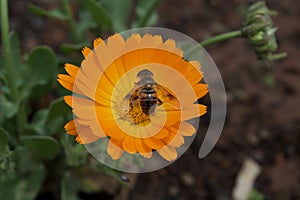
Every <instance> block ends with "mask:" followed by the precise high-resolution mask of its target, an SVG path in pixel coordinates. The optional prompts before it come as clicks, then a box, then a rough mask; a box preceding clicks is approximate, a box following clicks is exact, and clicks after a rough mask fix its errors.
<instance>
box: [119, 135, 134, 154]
mask: <svg viewBox="0 0 300 200" xmlns="http://www.w3.org/2000/svg"><path fill="white" fill-rule="evenodd" d="M122 147H123V149H124V150H125V151H127V152H128V153H131V154H134V153H136V152H137V149H136V147H135V144H134V138H133V137H131V136H128V135H126V136H125V137H124V139H123V141H122Z"/></svg>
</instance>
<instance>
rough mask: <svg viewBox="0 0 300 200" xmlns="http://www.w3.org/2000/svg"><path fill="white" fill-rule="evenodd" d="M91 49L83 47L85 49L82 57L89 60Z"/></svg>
mask: <svg viewBox="0 0 300 200" xmlns="http://www.w3.org/2000/svg"><path fill="white" fill-rule="evenodd" d="M91 51H92V50H91V49H90V48H88V47H83V49H82V50H81V52H82V55H83V56H84V58H87V57H88V55H89V54H90V53H91Z"/></svg>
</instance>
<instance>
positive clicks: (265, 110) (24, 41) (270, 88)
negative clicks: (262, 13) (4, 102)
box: [0, 0, 300, 200]
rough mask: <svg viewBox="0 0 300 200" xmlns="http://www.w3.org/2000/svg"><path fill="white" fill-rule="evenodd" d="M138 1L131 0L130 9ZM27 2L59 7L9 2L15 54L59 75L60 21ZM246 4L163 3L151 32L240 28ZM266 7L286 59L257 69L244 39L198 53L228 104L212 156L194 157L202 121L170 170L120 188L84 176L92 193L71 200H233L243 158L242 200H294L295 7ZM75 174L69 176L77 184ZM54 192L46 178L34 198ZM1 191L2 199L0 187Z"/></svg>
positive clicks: (299, 178)
mask: <svg viewBox="0 0 300 200" xmlns="http://www.w3.org/2000/svg"><path fill="white" fill-rule="evenodd" d="M138 1H139V0H136V1H135V0H133V1H132V2H131V3H132V4H131V5H130V6H132V7H133V6H134V5H136V4H138ZM28 3H32V4H34V5H37V6H39V7H41V8H43V9H46V10H50V9H53V8H57V7H59V6H60V1H58V0H41V1H37V0H26V1H18V0H10V1H9V16H10V28H11V30H14V31H15V32H16V33H17V35H18V37H19V40H20V46H21V55H23V58H24V57H26V55H27V54H28V52H30V51H31V49H32V48H34V47H35V46H38V45H48V46H49V47H51V48H52V49H53V50H54V52H55V53H56V55H57V57H58V59H59V61H60V62H61V64H60V65H59V69H58V71H63V70H62V69H63V65H62V63H65V62H71V63H72V59H75V60H76V59H78V54H77V55H76V54H75V55H74V53H70V54H69V55H68V56H65V54H64V52H63V50H62V48H61V45H62V44H63V43H72V42H73V41H74V40H72V39H71V38H72V37H70V29H69V26H68V23H67V22H66V21H63V20H58V19H53V18H49V17H45V16H40V15H36V13H33V12H32V10H30V9H29V8H28ZM248 3H249V2H248V1H242V0H227V1H226V2H225V1H222V0H201V1H200V0H184V1H182V0H162V1H161V2H160V3H159V4H158V7H157V15H156V16H154V17H153V20H152V21H153V23H152V24H151V23H150V24H151V25H153V26H159V27H165V28H170V29H174V30H177V31H179V32H182V33H184V34H186V35H188V36H190V37H192V38H193V39H195V40H196V41H199V42H200V41H202V40H204V39H207V38H209V37H211V36H213V35H217V34H220V33H223V32H228V31H231V30H235V29H238V28H240V27H241V25H242V24H243V21H244V19H245V15H246V10H247V7H248ZM267 4H268V6H269V8H270V9H272V10H276V11H277V12H278V14H277V16H274V17H273V18H272V19H273V21H274V26H275V27H277V28H278V30H277V32H276V36H277V39H278V44H279V51H286V52H287V53H288V57H287V58H285V59H283V60H280V61H275V62H273V63H262V62H261V61H259V60H258V59H257V58H256V55H255V53H254V52H253V50H252V49H251V47H250V46H249V44H248V43H247V41H246V40H245V39H233V40H229V41H226V42H222V43H218V44H214V45H210V46H208V47H206V50H207V51H208V52H209V54H210V55H211V57H212V59H213V60H214V61H215V63H216V65H217V66H218V68H219V70H220V72H221V74H222V77H223V81H224V84H225V88H226V91H227V101H228V111H227V119H226V123H225V127H224V130H223V132H222V135H221V137H220V139H219V141H218V143H217V144H216V146H215V148H214V149H213V151H212V152H211V153H210V154H208V156H206V157H205V158H203V159H199V158H198V151H199V148H200V146H201V144H202V141H203V138H204V136H205V135H204V133H205V130H206V129H207V125H208V116H204V117H203V118H201V127H200V130H199V133H198V136H197V137H196V139H195V141H194V142H193V144H192V146H191V148H190V149H189V150H188V151H187V152H186V153H185V154H184V155H183V156H182V157H180V158H179V159H178V160H177V161H176V162H174V163H173V164H171V165H170V166H168V167H166V168H164V169H161V170H159V171H155V172H151V173H146V174H123V175H122V174H121V176H122V177H123V179H124V180H125V181H123V182H120V181H118V180H117V179H116V178H114V177H113V176H110V175H102V176H98V177H89V178H90V179H93V180H92V181H91V182H93V184H94V185H96V189H95V188H94V189H93V190H85V189H84V188H81V187H79V188H78V189H77V190H76V191H75V193H76V195H75V196H76V198H77V199H108V200H109V199H132V200H139V199H144V200H151V199H157V200H164V199H178V200H185V199H217V200H225V199H232V198H233V191H234V189H236V188H237V187H238V182H237V179H238V178H239V177H243V176H242V175H241V174H242V171H241V169H242V167H243V166H244V165H245V161H246V160H247V159H251V160H252V161H253V162H254V163H256V165H255V166H256V169H259V170H258V171H259V172H258V175H257V177H255V178H254V180H253V181H252V183H253V187H252V190H251V195H250V197H249V198H248V199H253V200H260V199H300V190H299V188H300V171H299V166H300V157H299V155H300V125H299V123H300V107H299V103H300V67H299V63H300V60H299V55H300V24H299V19H300V4H299V2H298V1H297V0H285V1H280V0H269V1H267ZM79 5H80V4H79V3H78V1H74V2H73V3H72V1H71V12H72V13H73V15H74V16H77V17H75V19H77V18H78V12H79V10H80V9H81V8H80V6H79ZM115 6H117V7H118V8H117V9H116V10H117V11H115V10H114V7H111V8H109V9H107V10H106V12H107V13H110V12H117V13H118V12H119V13H120V14H122V8H123V7H119V6H118V5H115ZM80 17H81V18H84V17H85V16H84V15H81V16H80ZM134 17H136V15H133V14H130V15H129V19H130V18H134ZM91 20H92V19H91ZM131 20H132V19H131ZM141 24H142V23H141ZM118 29H119V31H121V30H122V27H121V26H119V27H117V28H115V29H114V31H116V30H118ZM114 31H112V29H102V30H101V31H99V32H98V33H97V34H95V32H88V33H87V41H86V42H87V43H88V44H92V41H93V39H94V37H96V36H101V37H103V38H105V37H107V36H108V35H110V34H111V33H113V32H114ZM90 46H91V45H90ZM72 48H73V47H72ZM80 48H81V46H79V47H78V49H77V52H80ZM75 49H76V48H75ZM73 63H74V62H73ZM54 77H55V75H54ZM54 84H57V83H54ZM57 85H58V84H57ZM56 87H59V86H56ZM61 94H62V93H59V92H50V93H48V94H46V95H44V96H43V98H41V99H39V101H38V103H35V104H32V105H31V106H32V107H33V110H34V109H37V108H43V107H47V106H49V104H50V103H51V102H52V101H53V100H54V99H56V98H58V97H60V95H61ZM83 150H84V149H83ZM48 162H50V163H51V162H55V160H54V161H48ZM247 169H248V170H251V169H252V168H251V167H250V168H247ZM79 171H80V170H79ZM78 174H79V175H78V176H77V178H78V177H80V176H82V173H78ZM87 174H88V173H87ZM48 176H50V175H49V174H48V175H47V176H46V177H48ZM87 176H88V175H87ZM87 176H86V177H87ZM90 176H92V175H90ZM127 179H128V180H127ZM24 180H26V177H24ZM57 180H58V179H57ZM124 182H125V183H124ZM245 182H247V180H245ZM69 183H70V184H71V185H72V182H69ZM53 184H55V183H53V182H51V180H49V177H48V178H46V179H45V180H44V182H43V186H42V189H41V190H40V192H39V193H38V194H37V197H36V198H37V199H55V198H56V195H53V193H55V192H58V193H59V191H56V189H54V190H53V188H55V187H53ZM57 184H60V183H57ZM2 189H3V188H2ZM0 192H2V193H3V192H5V188H4V190H2V191H1V190H0ZM20 199H22V198H20ZM58 199H59V198H58ZM66 199H68V198H66ZM70 199H71V198H70Z"/></svg>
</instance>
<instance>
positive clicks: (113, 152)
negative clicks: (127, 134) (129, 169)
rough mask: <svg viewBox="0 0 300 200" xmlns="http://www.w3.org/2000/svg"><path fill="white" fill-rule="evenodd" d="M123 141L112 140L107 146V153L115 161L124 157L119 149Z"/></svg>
mask: <svg viewBox="0 0 300 200" xmlns="http://www.w3.org/2000/svg"><path fill="white" fill-rule="evenodd" d="M120 144H121V141H118V140H113V139H110V140H109V141H108V144H107V153H108V155H110V156H111V158H112V159H113V160H118V159H119V158H120V157H121V156H122V155H123V152H124V151H123V150H122V149H121V148H120V147H119V145H120Z"/></svg>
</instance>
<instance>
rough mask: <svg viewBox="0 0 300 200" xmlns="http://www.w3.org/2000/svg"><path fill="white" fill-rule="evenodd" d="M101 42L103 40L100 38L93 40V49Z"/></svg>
mask: <svg viewBox="0 0 300 200" xmlns="http://www.w3.org/2000/svg"><path fill="white" fill-rule="evenodd" d="M102 42H103V40H102V39H101V38H96V39H95V40H94V48H95V47H96V46H98V45H99V44H101V43H102Z"/></svg>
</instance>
